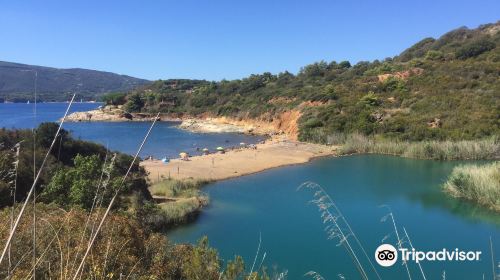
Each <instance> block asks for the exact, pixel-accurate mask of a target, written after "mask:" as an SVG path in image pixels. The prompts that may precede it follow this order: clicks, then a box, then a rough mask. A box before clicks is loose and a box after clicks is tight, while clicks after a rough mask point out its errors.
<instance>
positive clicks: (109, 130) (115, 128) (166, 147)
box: [0, 103, 263, 158]
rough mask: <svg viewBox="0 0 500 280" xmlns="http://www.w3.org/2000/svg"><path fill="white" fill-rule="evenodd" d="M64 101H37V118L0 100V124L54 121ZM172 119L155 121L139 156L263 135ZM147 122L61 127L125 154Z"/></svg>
mask: <svg viewBox="0 0 500 280" xmlns="http://www.w3.org/2000/svg"><path fill="white" fill-rule="evenodd" d="M99 105H101V104H99V103H75V104H73V106H72V108H71V112H78V111H87V110H92V109H95V108H97V107H98V106H99ZM66 106H67V104H66V103H41V104H38V105H37V118H36V120H35V119H34V117H33V104H20V103H10V104H2V103H0V127H6V128H33V127H35V126H37V125H38V124H40V123H41V122H47V121H52V122H53V121H57V120H58V119H59V118H61V117H62V116H63V115H64V111H65V110H66ZM177 124H178V123H175V122H157V123H156V125H155V127H154V128H153V131H152V132H151V135H150V137H149V139H148V142H147V143H146V145H145V146H144V148H143V150H142V152H141V156H148V155H153V156H154V157H156V158H163V157H165V156H167V157H169V158H176V157H179V153H180V152H189V153H190V154H197V153H200V152H199V151H197V148H200V149H203V148H205V147H206V148H209V149H211V150H215V148H217V147H218V146H222V147H232V146H238V145H239V144H240V143H241V142H244V143H248V144H253V143H257V142H259V141H261V140H262V139H263V137H260V136H250V135H243V134H236V133H205V134H201V133H191V132H188V131H185V130H180V129H177V128H176V125H177ZM150 125H151V123H150V122H92V123H90V122H77V123H65V124H64V128H65V129H67V130H69V131H71V133H72V134H73V136H74V137H76V138H81V139H83V140H89V141H94V142H97V143H101V144H103V145H105V146H108V147H109V148H110V149H112V150H118V151H121V152H124V153H128V154H135V152H136V151H137V148H138V147H139V145H140V143H141V141H142V139H143V137H144V135H146V132H147V130H148V129H149V127H150Z"/></svg>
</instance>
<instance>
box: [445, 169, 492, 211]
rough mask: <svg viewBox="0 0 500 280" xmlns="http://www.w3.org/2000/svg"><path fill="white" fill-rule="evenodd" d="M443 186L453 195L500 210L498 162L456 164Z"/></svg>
mask: <svg viewBox="0 0 500 280" xmlns="http://www.w3.org/2000/svg"><path fill="white" fill-rule="evenodd" d="M443 188H444V190H445V191H446V192H447V193H449V194H451V195H452V196H454V197H459V198H464V199H467V200H471V201H474V202H477V203H479V204H481V205H484V206H486V207H488V208H490V209H492V210H495V211H500V162H499V161H497V162H493V163H490V164H485V165H471V164H470V165H460V166H457V167H455V168H454V169H453V171H452V172H451V174H450V176H449V177H448V180H447V181H446V183H445V184H444V185H443Z"/></svg>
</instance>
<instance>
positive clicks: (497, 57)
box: [123, 22, 500, 143]
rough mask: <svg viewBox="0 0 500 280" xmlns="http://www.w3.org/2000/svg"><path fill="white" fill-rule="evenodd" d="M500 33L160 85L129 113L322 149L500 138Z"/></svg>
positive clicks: (133, 98) (132, 99)
mask: <svg viewBox="0 0 500 280" xmlns="http://www.w3.org/2000/svg"><path fill="white" fill-rule="evenodd" d="M499 30H500V22H497V23H494V24H486V25H482V26H479V27H478V28H476V29H468V28H466V27H461V28H458V29H456V30H453V31H451V32H448V33H446V34H444V35H443V36H441V37H440V38H438V39H433V38H427V39H424V40H422V41H420V42H418V43H417V44H415V45H414V46H411V47H410V48H408V49H407V50H404V51H403V52H402V53H401V54H400V55H398V56H395V57H393V58H387V59H384V60H375V61H371V62H368V61H361V62H358V63H357V64H355V65H351V64H350V63H349V62H348V61H342V62H336V61H331V62H325V61H320V62H316V63H313V64H310V65H307V66H304V67H303V68H302V69H301V70H300V72H299V73H298V74H296V75H294V74H292V73H289V72H283V73H279V74H277V75H275V74H271V73H263V74H258V75H251V76H249V77H247V78H244V79H241V80H231V81H226V80H223V81H220V82H207V81H192V80H167V81H161V80H160V81H156V82H154V83H152V84H151V85H149V86H147V87H144V88H141V89H138V90H133V91H131V92H129V94H128V95H127V96H126V98H125V99H124V101H123V102H124V104H125V106H124V108H126V110H128V111H129V112H157V111H161V112H164V113H168V114H174V115H176V116H181V117H182V116H184V117H187V116H195V117H207V116H208V117H224V118H225V119H234V120H236V121H242V120H243V121H256V122H268V123H274V124H277V127H280V125H281V128H280V129H283V130H284V131H287V130H288V131H297V128H298V133H297V134H298V138H299V139H300V140H304V141H311V142H320V143H327V142H334V141H335V138H336V137H338V136H339V135H345V134H350V133H362V134H365V135H375V136H377V137H381V138H390V139H397V140H414V141H419V140H426V139H436V140H444V139H448V140H458V139H478V138H483V137H488V136H492V135H498V134H499V132H500V128H499V127H500V121H499V120H500V79H499V75H500V48H499V47H498V45H499V41H500V32H499ZM294 126H295V127H294Z"/></svg>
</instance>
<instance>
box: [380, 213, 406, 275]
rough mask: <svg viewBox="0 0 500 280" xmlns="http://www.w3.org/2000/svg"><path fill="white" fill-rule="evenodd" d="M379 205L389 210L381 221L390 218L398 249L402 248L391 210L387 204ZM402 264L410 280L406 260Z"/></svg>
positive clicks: (401, 241) (401, 240)
mask: <svg viewBox="0 0 500 280" xmlns="http://www.w3.org/2000/svg"><path fill="white" fill-rule="evenodd" d="M381 207H385V208H387V209H388V210H389V214H387V215H386V216H384V217H383V218H382V222H385V221H386V220H387V218H391V222H392V226H393V227H394V233H396V238H397V246H398V250H401V249H402V248H403V239H401V237H400V235H399V231H398V227H397V226H396V219H394V214H393V213H392V210H391V208H390V207H389V206H387V205H382V206H381ZM403 266H404V267H405V268H406V273H407V274H408V279H410V280H411V273H410V268H409V267H408V262H407V261H404V260H403Z"/></svg>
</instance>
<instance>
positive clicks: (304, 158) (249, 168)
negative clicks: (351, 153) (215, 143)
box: [141, 138, 337, 182]
mask: <svg viewBox="0 0 500 280" xmlns="http://www.w3.org/2000/svg"><path fill="white" fill-rule="evenodd" d="M256 147H257V148H256V149H252V148H241V149H236V150H230V151H227V152H226V153H224V154H220V153H214V154H209V155H201V156H193V157H190V158H189V160H181V159H172V160H171V161H170V162H169V163H166V164H165V163H163V162H161V161H160V160H144V161H143V162H141V165H142V166H143V167H144V168H145V169H146V171H148V173H149V179H150V180H151V181H152V182H157V181H159V180H162V179H165V178H169V177H171V178H174V179H186V178H193V179H207V180H223V179H228V178H233V177H238V176H243V175H248V174H252V173H256V172H260V171H263V170H266V169H270V168H275V167H280V166H285V165H292V164H300V163H306V162H308V161H310V160H311V159H313V158H315V157H321V156H329V155H335V151H336V149H337V147H335V146H326V145H317V144H310V143H302V142H298V141H293V140H286V139H283V138H281V139H276V138H275V139H272V140H268V141H266V143H264V144H258V145H256Z"/></svg>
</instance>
